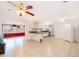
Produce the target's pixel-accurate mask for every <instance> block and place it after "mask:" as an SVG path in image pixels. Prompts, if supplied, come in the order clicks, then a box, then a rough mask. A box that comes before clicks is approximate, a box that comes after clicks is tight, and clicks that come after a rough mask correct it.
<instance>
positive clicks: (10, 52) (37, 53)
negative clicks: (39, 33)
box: [0, 37, 79, 57]
mask: <svg viewBox="0 0 79 59" xmlns="http://www.w3.org/2000/svg"><path fill="white" fill-rule="evenodd" d="M5 42H6V51H5V54H3V55H0V56H1V57H66V56H67V57H71V56H72V57H78V56H79V48H78V43H74V42H67V41H65V40H62V39H57V38H54V37H47V38H44V39H43V41H42V42H41V43H39V42H36V41H32V40H30V41H27V40H26V41H25V40H24V37H17V38H10V39H5ZM23 42H25V43H23Z"/></svg>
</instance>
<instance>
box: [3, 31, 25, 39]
mask: <svg viewBox="0 0 79 59" xmlns="http://www.w3.org/2000/svg"><path fill="white" fill-rule="evenodd" d="M17 36H25V33H24V32H23V33H5V34H4V38H9V37H17Z"/></svg>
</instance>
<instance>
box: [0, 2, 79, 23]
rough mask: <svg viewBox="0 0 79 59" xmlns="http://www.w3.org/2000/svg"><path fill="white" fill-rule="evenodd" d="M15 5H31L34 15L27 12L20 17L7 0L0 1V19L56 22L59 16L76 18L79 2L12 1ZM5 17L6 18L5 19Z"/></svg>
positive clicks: (78, 11)
mask: <svg viewBox="0 0 79 59" xmlns="http://www.w3.org/2000/svg"><path fill="white" fill-rule="evenodd" d="M12 2H13V3H14V4H15V5H19V4H20V3H24V4H25V5H32V6H33V10H32V12H33V13H35V16H30V15H28V14H26V15H24V16H22V17H20V16H18V14H17V12H16V8H15V7H14V6H13V5H11V4H10V3H8V2H7V1H5V2H1V1H0V11H1V12H0V20H1V21H3V22H4V21H5V22H6V21H8V20H9V21H8V22H11V21H14V20H15V21H16V20H21V21H23V20H24V21H30V20H33V19H35V20H39V21H40V22H52V23H54V22H56V20H58V18H59V17H67V18H68V19H77V18H78V17H79V16H78V15H79V2H78V1H77V2H75V1H73V2H72V1H69V2H67V3H63V2H62V1H52V2H51V1H46V2H45V1H38V2H37V1H12ZM5 19H6V20H5Z"/></svg>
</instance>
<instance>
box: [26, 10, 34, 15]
mask: <svg viewBox="0 0 79 59" xmlns="http://www.w3.org/2000/svg"><path fill="white" fill-rule="evenodd" d="M26 13H28V14H30V15H32V16H34V14H33V13H31V12H29V11H26Z"/></svg>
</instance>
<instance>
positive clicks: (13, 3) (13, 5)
mask: <svg viewBox="0 0 79 59" xmlns="http://www.w3.org/2000/svg"><path fill="white" fill-rule="evenodd" d="M7 2H8V3H10V4H12V5H13V6H14V7H17V6H16V5H15V4H14V3H13V2H11V1H7Z"/></svg>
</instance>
